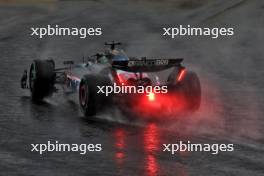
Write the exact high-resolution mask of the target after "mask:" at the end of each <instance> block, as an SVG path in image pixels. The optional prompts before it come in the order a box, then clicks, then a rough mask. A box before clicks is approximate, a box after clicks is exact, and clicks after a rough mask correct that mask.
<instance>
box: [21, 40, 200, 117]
mask: <svg viewBox="0 0 264 176" xmlns="http://www.w3.org/2000/svg"><path fill="white" fill-rule="evenodd" d="M105 45H107V46H110V48H108V49H106V50H105V51H104V52H102V53H97V54H95V55H93V56H91V57H89V59H87V61H83V63H80V64H74V62H73V61H65V62H64V64H65V65H66V66H65V67H62V68H55V62H54V61H53V60H34V61H33V63H32V64H31V66H30V69H29V76H28V75H27V71H26V70H25V72H24V74H23V76H22V79H21V87H22V88H24V89H27V88H28V89H30V91H31V97H32V99H33V100H34V101H40V100H42V99H43V98H45V97H48V96H51V95H52V94H53V93H56V92H58V91H59V90H60V89H58V87H57V86H58V85H61V87H62V90H63V92H64V93H65V95H74V94H77V96H76V97H78V101H79V105H80V108H81V110H82V112H83V113H84V115H85V116H94V115H95V114H96V113H97V112H99V111H101V110H103V109H104V108H109V107H111V106H112V105H114V106H117V107H118V108H119V109H121V110H122V112H124V113H128V114H131V113H135V114H138V115H140V116H148V117H156V116H164V115H173V114H175V113H179V112H185V111H192V112H193V111H196V110H198V109H199V107H200V102H201V87H200V81H199V79H198V77H197V75H196V73H194V72H192V71H188V70H187V69H186V68H185V67H183V66H182V64H181V62H182V61H183V59H181V58H174V59H173V58H172V59H165V58H161V59H156V58H155V59H149V58H146V57H142V58H135V57H128V56H127V55H126V54H125V52H124V51H123V50H121V49H118V48H117V47H116V46H117V45H121V43H120V42H114V41H113V42H111V43H105ZM28 77H29V79H28ZM116 89H117V90H118V91H116ZM139 89H141V91H139ZM158 90H159V91H158ZM157 92H158V93H157Z"/></svg>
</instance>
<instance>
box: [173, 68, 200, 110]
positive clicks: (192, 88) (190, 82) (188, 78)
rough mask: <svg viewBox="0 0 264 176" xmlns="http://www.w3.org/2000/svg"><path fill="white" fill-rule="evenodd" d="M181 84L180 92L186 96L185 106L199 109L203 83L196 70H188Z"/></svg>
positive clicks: (190, 108)
mask: <svg viewBox="0 0 264 176" xmlns="http://www.w3.org/2000/svg"><path fill="white" fill-rule="evenodd" d="M178 84H179V87H178V88H179V89H178V90H179V92H180V94H181V95H182V96H183V98H184V102H185V108H186V110H189V111H197V110H198V109H199V108H200V104H201V84H200V80H199V78H198V76H197V74H196V73H195V72H192V71H186V74H185V76H184V78H183V79H182V80H181V82H179V83H178Z"/></svg>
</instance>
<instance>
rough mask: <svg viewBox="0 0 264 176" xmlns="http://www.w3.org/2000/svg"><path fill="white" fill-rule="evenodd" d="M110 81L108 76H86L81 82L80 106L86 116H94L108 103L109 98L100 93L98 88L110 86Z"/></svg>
mask: <svg viewBox="0 0 264 176" xmlns="http://www.w3.org/2000/svg"><path fill="white" fill-rule="evenodd" d="M110 84H111V82H110V79H109V78H108V77H106V76H96V75H85V76H84V77H83V78H82V79H81V82H80V87H79V104H80V107H81V110H82V112H83V113H84V115H85V116H94V115H95V114H96V113H97V112H98V111H99V110H102V108H103V106H104V105H105V104H106V103H107V102H108V100H109V97H106V96H105V94H103V93H98V91H99V88H98V87H97V86H107V85H110Z"/></svg>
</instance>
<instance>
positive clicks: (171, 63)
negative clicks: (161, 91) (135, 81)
mask: <svg viewBox="0 0 264 176" xmlns="http://www.w3.org/2000/svg"><path fill="white" fill-rule="evenodd" d="M182 61H183V59H182V58H175V59H141V60H138V59H130V60H129V61H113V62H112V68H114V69H119V70H123V71H128V72H156V71H160V70H165V69H168V68H172V67H180V66H181V62H182Z"/></svg>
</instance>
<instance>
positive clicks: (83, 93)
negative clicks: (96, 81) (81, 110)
mask: <svg viewBox="0 0 264 176" xmlns="http://www.w3.org/2000/svg"><path fill="white" fill-rule="evenodd" d="M87 91H88V90H87V89H86V86H85V84H83V85H82V86H81V88H80V102H81V105H82V106H85V105H86V101H87V99H88V96H87Z"/></svg>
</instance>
